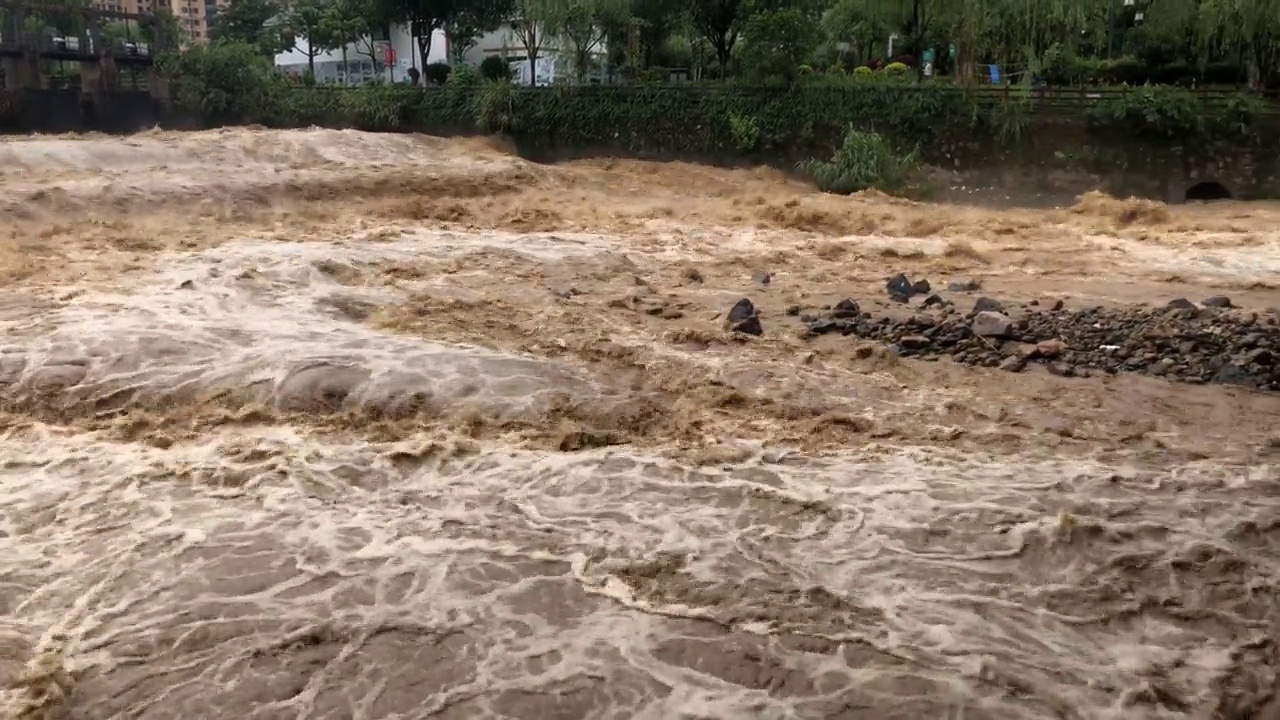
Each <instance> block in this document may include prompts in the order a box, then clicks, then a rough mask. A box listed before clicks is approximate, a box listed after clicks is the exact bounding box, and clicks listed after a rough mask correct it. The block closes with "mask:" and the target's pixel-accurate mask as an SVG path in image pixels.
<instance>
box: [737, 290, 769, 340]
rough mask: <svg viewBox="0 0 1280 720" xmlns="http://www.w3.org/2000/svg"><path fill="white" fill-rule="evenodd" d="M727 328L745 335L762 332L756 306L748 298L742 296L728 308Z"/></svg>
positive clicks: (760, 333)
mask: <svg viewBox="0 0 1280 720" xmlns="http://www.w3.org/2000/svg"><path fill="white" fill-rule="evenodd" d="M729 329H730V330H732V331H733V332H736V333H743V334H745V335H763V334H764V327H763V326H762V325H761V324H760V316H759V314H758V313H757V312H756V306H755V305H754V304H752V302H751V301H750V300H748V299H746V298H742V299H741V300H739V301H738V302H736V303H734V305H733V307H731V308H729Z"/></svg>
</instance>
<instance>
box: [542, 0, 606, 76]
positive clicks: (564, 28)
mask: <svg viewBox="0 0 1280 720" xmlns="http://www.w3.org/2000/svg"><path fill="white" fill-rule="evenodd" d="M540 12H541V15H542V20H543V25H544V27H545V28H546V31H547V32H548V33H549V34H552V35H554V36H556V37H557V38H558V39H559V40H561V41H562V42H563V45H562V47H563V46H564V45H567V46H568V48H567V49H568V50H569V52H570V54H571V55H572V58H573V70H574V74H575V75H576V76H577V79H578V82H582V81H583V80H585V78H586V75H587V71H588V70H590V68H591V64H592V58H593V56H594V54H595V51H596V49H597V48H599V47H600V44H601V43H603V42H604V39H605V29H606V28H607V27H608V26H609V25H610V23H613V22H615V21H617V20H618V19H619V18H621V17H625V15H626V12H627V6H626V0H542V2H541V10H540Z"/></svg>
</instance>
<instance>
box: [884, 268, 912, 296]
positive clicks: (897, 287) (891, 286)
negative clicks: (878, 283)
mask: <svg viewBox="0 0 1280 720" xmlns="http://www.w3.org/2000/svg"><path fill="white" fill-rule="evenodd" d="M885 290H886V291H887V292H888V293H889V297H890V298H891V299H893V300H894V301H896V302H901V303H905V302H907V301H909V300H911V296H912V295H915V288H914V287H913V286H912V283H911V281H910V280H908V279H907V276H906V275H903V274H901V273H899V274H897V275H894V276H893V277H891V278H889V280H888V282H886V283H885Z"/></svg>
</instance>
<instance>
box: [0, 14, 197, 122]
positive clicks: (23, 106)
mask: <svg viewBox="0 0 1280 720" xmlns="http://www.w3.org/2000/svg"><path fill="white" fill-rule="evenodd" d="M176 44H177V38H174V37H166V31H165V26H164V24H163V23H161V22H160V19H159V18H158V17H157V16H156V15H153V14H132V13H123V12H115V11H111V10H100V9H96V8H91V7H84V6H75V5H52V4H38V3H31V2H24V1H22V0H0V131H2V130H4V129H19V128H30V127H41V128H44V129H48V130H51V131H55V132H56V131H58V130H68V131H69V130H80V129H89V128H92V129H108V128H111V127H117V126H118V127H119V129H121V130H126V129H132V128H131V127H129V126H133V125H138V124H142V125H145V124H146V123H147V121H148V120H147V118H150V117H153V116H157V115H158V113H159V112H160V109H159V105H158V103H159V102H160V101H161V100H162V99H163V98H165V97H166V96H167V94H168V93H167V88H165V87H164V83H163V82H162V80H161V78H160V77H159V76H158V74H157V73H156V70H155V58H156V57H157V56H159V55H160V54H161V53H162V52H165V51H167V50H170V49H172V48H174V47H176Z"/></svg>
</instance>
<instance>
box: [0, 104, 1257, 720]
mask: <svg viewBox="0 0 1280 720" xmlns="http://www.w3.org/2000/svg"><path fill="white" fill-rule="evenodd" d="M0 188H2V189H3V194H0V198H3V200H0V216H3V218H4V221H3V222H2V223H0V328H2V329H3V334H0V497H2V498H3V502H0V681H2V683H3V684H2V685H0V713H3V714H4V716H5V717H14V718H29V719H35V718H184V719H185V718H211V719H212V718H228V719H231V718H234V719H237V720H241V719H246V720H247V719H251V718H253V719H263V720H266V719H275V718H281V719H283V718H297V719H299V720H302V719H312V718H315V719H317V720H318V719H321V718H324V719H330V718H332V719H338V718H359V719H362V720H363V719H369V720H372V719H374V718H386V719H391V718H400V719H409V718H450V719H464V718H465V719H470V718H477V719H480V718H562V719H566V720H569V719H575V720H576V719H578V718H619V719H621V718H645V719H651V720H668V719H676V718H687V719H690V720H692V719H694V718H697V719H711V718H716V719H721V718H732V719H736V718H761V719H765V718H769V719H776V720H782V719H784V718H867V719H868V720H870V719H884V720H889V719H893V718H928V719H939V718H941V719H947V720H961V719H964V720H977V719H985V718H991V719H993V720H995V719H1009V720H1013V719H1015V718H1016V719H1028V720H1029V719H1032V718H1036V719H1039V718H1081V719H1086V720H1094V719H1097V720H1105V719H1108V718H1126V719H1130V718H1132V719H1137V720H1140V719H1145V718H1205V719H1209V718H1232V719H1236V720H1245V719H1247V718H1254V719H1259V718H1266V719H1268V720H1275V719H1276V718H1280V699H1276V696H1277V693H1280V686H1278V684H1277V683H1278V681H1277V673H1278V672H1280V646H1278V644H1277V643H1280V600H1277V598H1278V597H1280V595H1278V594H1277V593H1278V592H1280V470H1278V469H1277V466H1276V462H1277V460H1280V397H1277V396H1275V395H1268V394H1262V393H1252V392H1247V391H1245V390H1242V389H1238V388H1227V387H1219V386H1191V385H1183V384H1174V383H1170V382H1165V381H1161V380H1157V379H1152V378H1143V377H1127V376H1118V377H1112V378H1088V379H1066V378H1060V377H1055V376H1051V375H1049V374H1047V373H1042V372H1036V371H1028V372H1026V373H1023V374H1017V375H1014V374H1009V373H1003V372H1000V371H997V370H987V369H982V368H970V367H962V366H957V365H953V364H951V363H948V362H939V363H925V362H914V361H909V360H901V359H898V358H895V357H893V356H892V355H890V354H888V353H887V352H885V351H884V350H883V349H881V348H878V347H875V346H871V345H866V344H863V343H860V342H855V341H853V340H852V339H849V338H839V337H823V338H819V339H816V340H811V339H805V338H803V337H802V335H801V333H800V332H799V330H800V325H799V323H798V322H796V321H795V320H794V319H793V318H788V317H787V316H786V313H785V310H786V308H787V307H788V306H791V305H800V306H803V307H820V306H823V305H829V304H831V303H834V302H836V301H838V300H840V299H841V298H844V297H852V298H854V299H856V300H858V301H859V302H860V303H862V305H863V307H864V308H865V309H870V310H876V309H878V308H879V307H880V306H881V303H882V301H883V300H884V299H885V298H884V292H883V289H882V288H883V282H884V279H885V278H886V277H888V276H889V275H892V274H894V273H896V272H900V271H901V272H906V273H908V274H909V275H911V276H912V277H913V278H914V277H926V278H928V279H930V280H931V281H932V282H933V284H934V285H935V286H945V284H946V281H947V280H948V279H950V278H955V277H966V278H976V279H980V280H982V282H983V283H984V290H983V292H984V293H986V294H989V295H991V296H993V297H1000V298H1004V299H1010V300H1029V299H1061V300H1063V301H1064V302H1065V303H1066V304H1067V306H1068V307H1084V306H1089V305H1107V304H1125V303H1139V304H1140V303H1152V304H1163V303H1164V302H1167V301H1168V300H1169V299H1172V298H1174V297H1179V296H1186V297H1191V298H1193V299H1199V298H1202V297H1204V296H1207V295H1212V294H1228V295H1230V296H1231V297H1232V299H1233V300H1234V301H1235V302H1236V304H1238V305H1242V306H1244V307H1246V308H1252V309H1255V310H1257V311H1259V312H1265V311H1266V310H1267V308H1272V307H1275V306H1280V279H1278V278H1280V205H1274V204H1273V205H1267V204H1258V203H1255V204H1241V203H1220V204H1212V205H1193V206H1185V207H1177V208H1168V207H1164V206H1162V205H1155V204H1151V203H1144V202H1138V201H1121V200H1116V199H1113V198H1109V197H1105V196H1101V195H1097V194H1088V195H1086V196H1084V197H1082V198H1081V199H1080V200H1079V201H1078V202H1077V203H1076V204H1074V205H1068V206H1067V207H1064V208H1062V209H1058V210H1037V211H1031V210H1017V209H1004V210H986V209H982V208H978V207H966V206H959V205H944V204H927V203H914V202H908V201H905V200H898V199H891V198H887V197H884V196H879V195H875V194H869V195H862V196H855V197H850V198H841V197H832V196H823V195H819V194H816V193H814V192H812V191H811V190H810V189H808V188H806V187H805V186H803V185H801V184H798V183H796V182H794V181H792V180H789V179H787V178H785V177H784V176H782V175H781V174H779V173H777V172H775V171H772V170H766V169H760V170H720V169H713V168H706V167H699V166H696V165H689V164H681V163H652V162H638V161H621V160H616V161H606V160H600V161H590V162H585V161H584V162H575V163H566V164H561V165H555V166H545V165H533V164H530V163H527V162H524V161H522V160H520V159H518V158H516V157H514V156H513V155H511V154H510V153H508V152H506V151H505V150H504V149H503V148H502V147H500V146H499V145H497V144H496V143H492V142H487V141H479V140H441V139H435V138H425V137H415V136H401V135H396V136H385V135H370V134H363V133H358V132H339V131H328V130H307V131H287V132H276V131H266V130H253V129H241V130H225V131H217V132H209V133H194V134H183V135H178V134H163V133H153V134H144V135H139V136H135V137H132V138H127V139H120V138H106V137H94V136H88V137H36V138H23V139H7V140H4V141H2V142H0ZM761 272H769V273H771V278H770V282H769V283H768V284H767V285H763V284H761V283H759V282H758V281H757V280H755V279H753V276H755V275H756V274H757V273H761ZM741 297H749V298H751V299H752V300H753V302H755V304H756V305H757V306H759V307H760V308H761V311H762V322H763V324H764V326H765V335H764V336H763V337H762V338H758V339H747V338H735V337H733V336H731V335H730V334H728V333H727V332H726V331H725V330H724V327H723V315H724V312H725V311H726V310H727V309H728V307H729V306H730V305H732V304H733V303H734V302H735V301H736V300H737V299H739V298H741ZM957 302H960V303H964V302H971V299H966V297H965V296H960V297H958V298H957Z"/></svg>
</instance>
